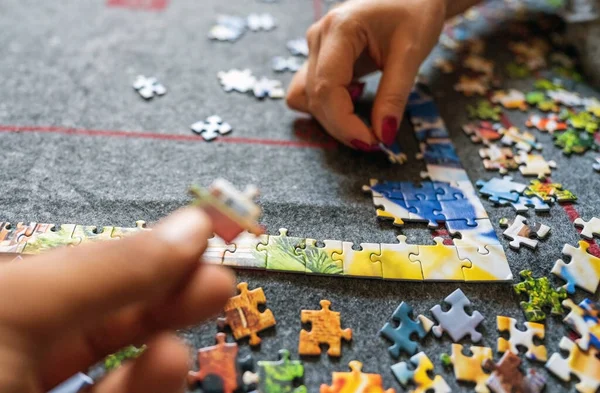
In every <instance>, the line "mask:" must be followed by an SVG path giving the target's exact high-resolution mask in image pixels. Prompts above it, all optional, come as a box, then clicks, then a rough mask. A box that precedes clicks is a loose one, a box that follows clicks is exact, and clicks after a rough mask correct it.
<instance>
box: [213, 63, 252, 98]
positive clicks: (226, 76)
mask: <svg viewBox="0 0 600 393" xmlns="http://www.w3.org/2000/svg"><path fill="white" fill-rule="evenodd" d="M217 77H218V78H219V82H220V83H221V85H222V86H223V90H225V91H226V92H230V91H234V90H235V91H237V92H239V93H247V92H249V91H251V90H252V89H253V88H254V85H255V84H256V77H254V76H253V75H252V71H250V70H249V69H245V70H237V69H235V68H234V69H231V70H229V71H227V72H225V71H219V72H218V73H217Z"/></svg>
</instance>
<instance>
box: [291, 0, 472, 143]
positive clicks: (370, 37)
mask: <svg viewBox="0 0 600 393" xmlns="http://www.w3.org/2000/svg"><path fill="white" fill-rule="evenodd" d="M447 1H448V0H349V1H346V2H344V3H342V4H341V5H339V6H337V7H336V8H334V9H332V10H331V11H330V12H329V13H328V14H327V15H325V16H324V17H323V18H322V19H321V20H319V21H318V22H316V23H315V24H313V25H312V26H311V27H310V28H309V29H308V31H307V34H306V38H307V41H308V47H309V56H308V61H307V62H306V64H305V65H304V66H303V67H302V69H300V70H299V71H298V72H297V73H296V75H295V76H294V78H293V80H292V82H291V84H290V87H289V89H288V95H287V104H288V106H289V107H290V108H292V109H295V110H298V111H301V112H306V113H310V114H312V115H313V116H314V117H315V118H316V119H317V120H318V121H319V122H320V123H321V125H322V126H323V127H324V128H325V129H326V130H327V132H329V133H330V134H331V135H332V136H333V137H334V138H336V139H338V140H339V141H340V142H342V143H344V144H346V145H348V146H351V147H354V148H356V149H360V150H364V151H373V150H378V144H379V142H383V143H384V144H386V145H388V146H389V145H391V144H392V143H393V142H394V140H395V138H396V134H397V131H398V126H399V124H400V120H401V118H402V115H403V113H404V108H405V106H406V102H407V99H408V95H409V93H410V90H411V88H412V86H413V84H414V80H415V77H416V75H417V72H418V69H419V66H420V65H421V63H422V62H423V60H425V58H426V57H427V55H428V54H429V52H431V50H432V49H433V47H434V46H435V44H436V43H437V41H438V38H439V35H440V33H441V31H442V28H443V24H444V21H445V19H446V18H448V17H450V16H453V15H454V14H456V13H458V12H462V11H463V10H464V9H466V8H468V6H470V5H472V4H474V3H476V2H477V1H474V0H454V1H453V0H449V3H448V4H447V3H446V2H447ZM376 70H381V71H382V77H381V81H380V83H379V87H378V90H377V94H376V98H375V102H374V104H373V110H372V114H371V124H372V126H373V131H371V130H370V129H369V128H368V127H367V126H366V125H365V124H364V123H363V122H362V121H361V120H360V119H359V118H358V116H356V115H355V114H354V104H353V102H352V99H351V93H350V92H349V90H348V86H350V84H351V83H352V81H354V80H356V79H358V78H360V77H362V76H364V75H367V74H369V73H371V72H374V71H376Z"/></svg>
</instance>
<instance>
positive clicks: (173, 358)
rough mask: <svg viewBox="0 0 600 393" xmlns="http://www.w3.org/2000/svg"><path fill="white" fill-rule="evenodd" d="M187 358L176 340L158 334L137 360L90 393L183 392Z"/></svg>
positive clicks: (110, 376) (107, 378) (171, 336)
mask: <svg viewBox="0 0 600 393" xmlns="http://www.w3.org/2000/svg"><path fill="white" fill-rule="evenodd" d="M188 359H189V352H188V349H187V348H186V346H185V344H183V343H182V342H181V341H180V340H179V339H177V338H176V337H175V336H173V335H170V334H162V335H159V336H157V337H156V338H155V339H153V340H152V341H151V342H149V343H148V345H147V349H146V351H144V353H142V355H141V356H140V357H139V358H137V359H135V360H133V361H131V362H129V363H127V364H125V365H124V366H122V367H121V368H119V369H118V370H116V371H115V372H113V373H111V374H109V375H108V376H107V377H106V378H105V379H103V380H102V381H101V382H99V383H98V384H97V385H96V386H95V387H94V388H93V389H92V391H91V393H148V392H152V393H178V392H184V391H185V377H186V375H187V372H188V370H189V364H188Z"/></svg>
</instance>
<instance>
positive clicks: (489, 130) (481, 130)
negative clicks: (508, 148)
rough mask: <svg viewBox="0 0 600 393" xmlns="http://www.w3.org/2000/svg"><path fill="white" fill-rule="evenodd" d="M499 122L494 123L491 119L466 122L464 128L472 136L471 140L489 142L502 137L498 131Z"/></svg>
mask: <svg viewBox="0 0 600 393" xmlns="http://www.w3.org/2000/svg"><path fill="white" fill-rule="evenodd" d="M499 127H500V125H499V124H493V123H490V122H489V121H480V122H478V124H476V123H468V124H465V125H464V126H463V127H462V129H463V131H464V133H465V134H467V135H468V136H469V137H470V138H471V142H473V143H480V142H483V143H484V144H486V145H487V144H488V143H490V142H493V141H497V140H498V139H500V138H502V135H500V134H499V133H498V128H499Z"/></svg>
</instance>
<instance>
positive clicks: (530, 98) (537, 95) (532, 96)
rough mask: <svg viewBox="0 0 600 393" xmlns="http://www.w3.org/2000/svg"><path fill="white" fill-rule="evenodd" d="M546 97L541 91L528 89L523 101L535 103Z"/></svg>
mask: <svg viewBox="0 0 600 393" xmlns="http://www.w3.org/2000/svg"><path fill="white" fill-rule="evenodd" d="M545 99H546V94H545V93H544V92H541V91H530V92H529V93H527V94H525V102H527V103H528V104H530V105H537V104H539V103H540V102H542V101H544V100H545Z"/></svg>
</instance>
